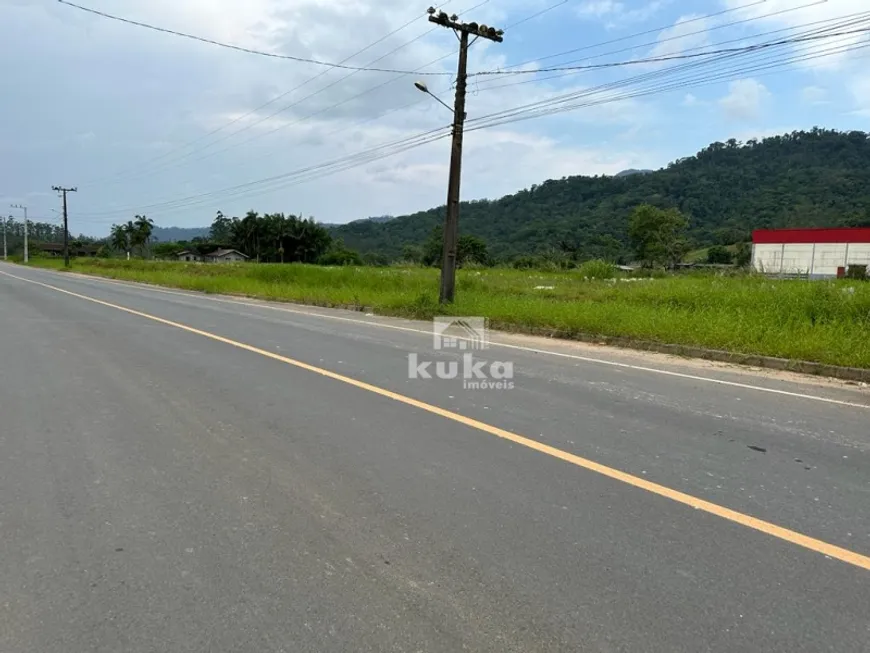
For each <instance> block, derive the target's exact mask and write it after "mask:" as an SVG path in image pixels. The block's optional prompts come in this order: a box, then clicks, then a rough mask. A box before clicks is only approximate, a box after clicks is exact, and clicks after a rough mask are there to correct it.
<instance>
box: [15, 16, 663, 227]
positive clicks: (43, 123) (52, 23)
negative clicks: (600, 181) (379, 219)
mask: <svg viewBox="0 0 870 653" xmlns="http://www.w3.org/2000/svg"><path fill="white" fill-rule="evenodd" d="M109 4H111V3H109ZM118 4H119V7H120V8H117V9H116V8H114V7H109V6H108V4H106V3H105V2H101V3H96V2H95V3H94V6H96V7H98V8H101V9H106V10H108V11H110V12H113V13H118V14H119V15H124V16H126V17H129V18H131V19H134V20H140V21H143V22H148V23H154V24H157V25H161V26H166V27H168V28H173V29H177V30H179V31H185V32H190V33H194V34H198V35H202V36H204V37H208V38H213V39H216V40H219V41H226V42H229V43H233V44H238V45H242V46H249V47H254V48H257V49H261V50H268V51H271V52H276V53H283V54H292V55H294V56H302V57H311V58H317V59H321V60H328V61H340V60H342V59H345V58H346V57H348V55H350V54H352V53H354V52H357V51H359V50H362V49H363V48H364V47H365V46H367V45H369V44H371V43H373V42H375V41H376V40H377V39H379V38H381V37H382V36H383V35H384V34H385V33H386V32H389V31H391V30H392V29H393V28H394V27H395V24H396V23H398V24H401V23H402V22H404V21H405V20H409V19H410V18H411V16H412V15H413V13H415V12H416V9H415V10H414V12H412V11H410V10H409V9H408V6H407V4H406V3H403V2H400V1H399V0H386V1H385V2H381V3H377V4H376V3H374V1H373V0H353V1H351V0H300V1H299V2H294V3H288V2H286V0H248V1H246V2H244V3H239V2H237V0H186V1H185V2H178V1H177V0H148V1H146V0H128V1H127V2H125V3H123V5H122V6H121V3H118ZM471 4H474V3H471ZM495 4H496V3H494V2H493V3H490V5H495ZM498 4H499V5H500V6H499V7H494V6H490V5H484V6H482V7H480V8H478V9H476V10H475V11H474V12H473V14H474V15H473V17H474V19H475V20H478V21H480V22H483V21H486V22H487V23H488V24H502V25H506V24H509V22H510V21H511V20H518V19H522V18H524V17H526V16H528V15H529V14H532V13H534V11H535V9H534V8H531V7H530V6H529V3H528V1H527V0H499V2H498ZM546 4H549V2H548V0H536V7H537V6H538V5H540V6H541V7H543V6H546ZM608 4H609V5H611V8H612V9H613V11H612V12H611V11H610V9H606V8H605V7H603V5H602V6H600V7H599V10H601V11H605V10H606V11H605V13H608V12H610V14H611V15H610V16H609V18H613V19H616V18H619V19H620V20H621V19H632V20H633V19H635V18H636V17H637V16H639V15H640V14H639V13H638V12H639V11H641V9H642V8H640V9H639V8H635V7H639V5H631V4H630V2H629V0H626V1H625V2H610V3H608ZM661 4H662V3H661V2H658V3H652V6H653V7H654V8H656V9H657V8H658V7H660V6H661ZM422 8H425V5H424V6H423V7H422ZM422 8H421V9H420V12H419V13H420V14H421V16H420V19H419V21H418V22H417V23H415V24H413V25H412V26H410V27H408V28H407V29H403V30H401V31H400V32H398V33H397V34H394V35H392V36H390V37H388V38H387V39H386V40H384V41H382V42H380V43H378V44H377V45H375V46H374V47H372V48H371V49H369V50H367V51H366V52H364V53H363V54H361V55H359V56H357V57H354V58H352V59H351V63H354V64H359V65H365V64H367V63H368V62H370V61H372V60H374V59H377V58H378V57H380V56H381V55H384V54H386V53H389V52H390V51H391V50H393V49H396V48H399V47H400V46H403V47H401V49H400V50H398V52H397V53H396V54H392V55H387V56H386V57H385V58H383V59H382V60H381V61H378V62H377V64H375V65H378V66H383V67H389V68H402V69H413V68H417V67H420V66H423V65H425V64H428V63H429V62H431V61H433V60H435V59H438V58H439V57H445V58H444V60H442V61H440V62H438V63H436V64H435V65H433V66H431V67H429V68H427V70H430V71H441V72H445V73H448V74H447V75H445V76H444V77H441V78H438V77H434V78H426V79H427V82H428V83H429V86H430V88H432V90H433V92H436V93H437V92H440V91H447V93H446V94H445V95H444V99H445V101H447V102H448V103H449V102H451V99H450V91H449V87H450V85H451V81H450V80H451V77H452V74H453V72H454V70H455V65H456V63H455V62H456V59H455V50H456V41H455V38H454V37H453V35H452V34H450V33H449V32H447V31H446V30H441V31H438V30H436V31H435V32H433V33H432V34H431V35H427V36H425V38H422V36H423V35H424V34H426V33H427V32H429V30H430V25H429V24H428V23H427V22H426V20H425V18H424V17H423V16H422V14H423V11H422ZM647 10H648V9H647ZM386 15H392V16H394V20H393V21H392V22H391V23H390V25H385V23H384V22H383V20H374V19H370V20H366V19H365V17H369V18H375V17H383V16H386ZM506 15H508V16H509V20H508V21H507V22H505V21H504V18H505V16H506ZM360 17H362V18H363V20H360ZM0 22H2V23H3V24H4V26H7V29H8V32H9V35H8V36H7V38H6V39H4V41H3V42H2V43H0V59H3V58H6V59H8V60H10V61H11V60H16V61H19V60H20V62H21V65H20V66H19V65H16V66H15V67H14V68H13V69H12V70H10V77H9V79H8V80H7V82H8V84H9V85H10V86H11V87H15V88H19V89H21V90H20V93H19V95H18V97H17V99H18V101H17V102H16V103H7V104H5V105H0V113H2V116H0V155H5V156H7V157H8V156H9V155H10V153H13V152H14V153H15V159H16V161H17V162H20V165H18V164H17V165H16V166H15V167H14V170H13V171H12V175H13V177H10V178H9V179H4V184H6V183H8V184H10V185H11V186H10V189H9V192H13V191H14V192H16V193H20V194H22V195H23V194H24V193H26V192H28V191H33V192H37V191H42V189H43V188H45V187H46V184H50V183H53V182H55V181H56V180H61V181H64V182H65V183H69V184H75V185H77V186H79V188H80V192H79V193H78V195H77V196H76V198H75V201H76V202H75V220H76V226H75V227H74V229H75V230H76V231H78V230H79V229H83V230H84V231H86V232H89V233H100V232H103V231H105V229H106V228H107V227H108V225H109V224H110V223H111V222H112V221H117V220H119V219H125V220H126V219H127V218H128V217H129V215H126V214H119V213H115V214H111V215H107V214H106V213H105V212H106V211H110V210H120V209H125V210H126V209H128V208H132V207H137V206H139V207H141V206H144V205H151V204H156V203H159V202H162V201H169V200H178V199H180V198H184V197H185V196H188V195H197V194H200V193H211V192H214V191H220V189H225V188H229V187H232V186H236V185H239V184H245V183H247V182H251V181H253V180H257V179H265V178H270V177H274V176H276V175H280V174H282V173H285V172H287V171H293V170H300V169H303V168H305V167H308V166H312V165H317V164H320V163H322V162H327V161H330V160H333V159H336V158H339V157H343V156H347V155H350V154H354V153H356V152H359V151H361V150H364V149H366V148H371V147H376V146H378V145H381V144H383V143H386V142H391V141H396V140H400V139H403V138H405V137H409V136H412V135H414V134H417V133H421V132H424V131H426V130H429V129H433V128H435V127H438V126H442V125H447V123H449V122H450V116H449V115H448V113H447V111H446V110H445V109H444V108H443V107H441V106H439V105H438V104H437V103H436V102H434V101H433V100H432V98H428V97H426V96H425V95H423V94H421V93H419V92H418V91H417V90H415V89H414V87H413V84H412V82H413V80H414V77H412V76H404V77H400V76H397V75H391V74H381V73H377V74H375V73H367V72H363V73H358V74H354V75H350V73H349V72H348V71H334V70H333V71H328V70H325V69H324V68H320V67H315V66H311V65H307V66H306V65H300V64H297V63H291V62H286V61H276V60H272V59H266V58H260V57H256V56H252V55H245V54H240V53H237V52H231V51H228V50H225V49H219V48H216V47H214V46H211V45H206V44H203V43H197V42H193V41H190V40H186V39H181V38H177V37H173V36H170V35H166V34H158V33H155V32H151V31H146V30H143V29H141V28H135V27H131V26H129V25H124V24H121V23H117V22H114V21H109V20H106V19H102V18H97V17H94V16H90V15H87V14H84V13H82V12H78V11H76V10H75V9H71V8H69V7H64V6H62V5H59V4H58V3H33V2H27V1H24V0H21V1H20V2H17V3H16V4H12V5H10V4H9V3H8V1H7V0H0ZM303 26H304V27H305V29H302V27H303ZM32 33H39V34H41V35H42V36H41V38H40V39H39V41H34V40H33V39H32V38H28V37H27V34H32ZM336 34H339V35H341V37H340V38H335V35H336ZM516 34H517V35H518V36H519V35H520V34H521V32H520V31H519V29H518V30H517V32H516ZM418 37H420V38H418ZM486 45H487V44H486V43H483V42H481V43H479V44H478V45H476V46H475V48H474V50H473V51H472V54H471V57H472V59H471V62H470V65H471V66H472V67H473V69H478V70H480V69H488V68H495V67H496V65H497V64H499V63H504V57H505V56H506V50H505V48H502V47H501V46H495V45H493V46H492V47H481V46H486ZM13 53H14V54H13ZM321 73H322V74H321ZM34 79H38V80H41V83H39V84H35V83H32V80H34ZM564 82H565V80H560V82H557V83H556V84H564ZM493 83H494V84H495V83H501V82H495V81H494V82H493ZM584 83H585V84H588V85H589V86H590V87H591V86H594V85H595V83H594V81H586V80H585V78H584ZM381 84H383V85H382V86H379V85H381ZM485 86H486V84H485V83H484V82H483V81H481V83H480V89H478V88H477V86H476V84H473V85H471V86H470V87H469V98H468V113H469V118H470V119H472V118H475V117H479V116H482V115H485V114H487V113H491V112H494V111H498V110H503V109H506V108H509V107H511V106H514V105H518V104H525V103H528V102H533V101H536V100H541V99H545V98H548V97H552V96H553V95H555V94H558V93H565V92H568V91H570V90H572V89H571V88H570V87H568V88H566V87H565V86H563V85H553V86H549V85H547V84H545V83H540V82H536V83H530V84H527V85H525V86H521V87H511V88H505V89H504V90H484V87H485ZM581 88H582V87H579V86H578V87H577V90H581ZM293 89H295V90H293ZM520 89H521V91H520ZM478 90H480V92H479V93H478V92H477V91H478ZM284 93H286V96H285V97H283V98H281V99H280V100H278V101H276V102H275V103H273V104H271V105H270V106H268V107H265V108H262V109H259V110H255V111H253V115H251V116H246V114H248V113H249V112H252V110H254V109H255V108H256V107H258V106H259V105H262V104H264V103H265V102H267V101H269V100H270V99H272V98H275V97H277V96H279V95H281V94H284ZM309 96H310V97H309ZM354 96H357V97H354ZM57 97H63V98H64V102H63V104H62V105H59V104H58V103H57V101H56V98H57ZM405 105H408V106H407V107H406V108H403V107H404V106H405ZM282 107H286V108H285V110H283V111H281V112H280V113H278V114H277V115H275V116H273V117H269V114H270V113H272V112H274V111H277V110H278V109H280V108H282ZM261 118H265V120H264V121H263V122H262V123H260V124H258V125H254V124H253V123H254V122H255V121H256V120H259V119H261ZM236 119H238V120H237V122H236V123H234V124H233V125H230V126H228V127H227V128H226V129H223V130H222V131H220V132H218V133H215V134H213V135H209V132H211V131H213V130H216V129H219V128H222V127H224V126H225V125H227V123H228V121H230V120H236ZM655 119H656V116H654V115H653V114H652V113H651V110H650V108H649V107H647V106H645V105H643V104H641V103H640V102H638V101H637V100H626V101H622V102H614V103H611V104H606V105H601V106H593V107H586V108H580V109H578V110H576V111H574V112H572V113H570V114H565V115H562V116H559V117H557V118H554V119H546V120H536V121H529V122H522V123H517V124H511V125H504V126H501V127H498V128H496V129H489V130H484V131H479V132H470V133H469V134H468V136H467V140H466V160H465V161H464V166H463V173H464V174H463V197H467V198H472V197H494V196H497V195H499V194H505V193H509V192H513V191H516V190H517V189H519V188H522V187H527V186H529V185H530V184H532V183H540V182H541V181H542V180H543V179H546V178H548V177H552V178H560V177H562V176H565V175H576V174H612V173H614V172H618V171H619V170H622V169H624V168H629V167H651V166H652V164H653V163H654V160H655V159H656V157H654V156H652V155H650V154H649V153H647V152H645V151H644V150H643V149H642V146H641V145H637V144H636V143H637V140H636V139H635V138H634V135H635V134H638V135H640V134H643V135H644V136H648V135H649V131H648V130H645V129H638V125H646V124H650V123H652V122H654V120H655ZM279 128H280V129H279ZM243 129H244V131H241V130H243ZM235 132H238V134H236V135H233V134H234V133H235ZM270 132H271V133H270ZM619 133H623V134H624V135H630V136H631V138H629V137H628V136H626V137H625V138H624V139H623V140H622V141H620V140H619V138H618V137H617V134H619ZM216 139H222V140H220V141H219V142H214V144H213V145H210V143H212V142H213V141H216ZM608 139H609V142H608ZM191 141H193V143H192V144H191V145H190V146H186V144H188V143H190V142H191ZM641 142H642V141H641ZM19 153H20V154H21V155H22V156H20V157H19V156H18V155H19ZM155 157H162V158H159V159H156V160H155ZM651 159H653V160H651ZM448 161H449V140H448V139H445V140H442V141H438V142H435V143H432V144H429V145H425V146H423V147H420V148H417V149H414V150H409V151H407V152H404V153H402V154H399V155H397V156H395V157H391V158H388V159H383V160H379V161H375V162H372V163H370V164H369V165H368V166H361V167H357V168H353V169H349V170H347V171H344V172H341V173H338V174H336V175H334V176H331V177H323V178H322V179H310V180H309V181H307V183H305V184H301V183H296V182H295V181H294V183H293V184H292V185H291V184H290V183H289V182H290V181H291V179H290V178H288V181H287V184H284V182H283V181H282V182H280V183H279V182H275V183H274V184H269V185H264V186H256V187H252V188H251V189H250V191H248V190H245V192H244V193H239V194H238V195H235V194H232V193H226V192H215V195H214V196H213V197H211V198H208V201H202V202H196V203H191V205H190V206H185V207H184V208H181V207H180V205H179V206H177V207H175V208H173V209H172V210H168V209H164V208H160V209H157V208H154V209H152V210H147V211H144V212H146V213H148V215H149V217H152V218H154V219H155V220H156V221H157V223H158V224H163V225H167V224H171V223H177V224H182V225H197V224H203V223H207V222H208V221H210V220H211V217H212V216H213V214H214V210H216V209H218V208H220V209H222V210H223V211H225V212H226V213H229V214H239V213H243V212H244V211H245V210H247V209H249V208H255V209H257V210H260V211H299V210H303V211H304V212H305V214H306V215H308V214H312V215H315V216H316V217H317V218H318V219H322V220H326V221H330V222H332V221H336V222H338V221H347V220H351V219H355V218H359V217H364V216H366V215H382V214H385V213H393V214H398V213H402V212H410V211H414V210H418V209H423V208H427V207H429V206H433V205H437V204H441V203H443V202H444V193H445V186H446V166H447V164H448ZM518 162H521V164H520V163H518ZM125 172H126V173H127V174H126V175H124V176H121V177H118V176H117V175H118V173H125ZM106 177H108V178H109V179H108V180H106V181H100V182H99V183H95V180H98V179H105V178H106ZM307 179H309V178H307ZM34 197H35V198H36V197H37V196H34ZM32 203H34V204H36V203H37V202H36V199H34V201H33V202H32ZM40 203H43V201H41V202H40ZM44 204H45V206H44V207H36V208H35V209H34V210H35V211H38V210H41V211H45V212H47V211H48V208H50V207H54V206H55V205H56V200H55V198H54V196H53V194H48V195H47V196H46V198H45V200H44ZM133 212H141V211H139V210H136V211H132V212H131V213H133ZM87 221H89V222H87Z"/></svg>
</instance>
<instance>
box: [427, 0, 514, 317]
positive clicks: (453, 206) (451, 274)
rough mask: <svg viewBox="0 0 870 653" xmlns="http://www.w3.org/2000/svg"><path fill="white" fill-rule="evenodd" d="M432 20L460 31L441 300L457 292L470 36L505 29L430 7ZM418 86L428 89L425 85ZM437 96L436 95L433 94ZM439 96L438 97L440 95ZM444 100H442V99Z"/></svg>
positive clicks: (496, 37)
mask: <svg viewBox="0 0 870 653" xmlns="http://www.w3.org/2000/svg"><path fill="white" fill-rule="evenodd" d="M428 11H429V22H430V23H435V24H436V25H440V26H441V27H446V28H448V29H452V30H454V31H455V32H456V33H457V34H458V35H459V65H458V70H457V73H456V99H455V100H454V103H453V144H452V147H451V151H450V179H449V182H448V184H447V215H446V216H445V218H444V249H443V258H442V262H441V290H440V294H439V301H440V303H442V304H450V303H453V299H454V297H455V294H456V264H457V258H458V256H457V254H458V246H459V187H460V183H461V177H462V131H463V127H464V125H465V91H466V86H467V82H468V46H469V42H468V37H469V35H473V36H475V37H480V38H484V39H489V40H490V41H495V42H496V43H501V42H502V41H503V39H502V35H503V34H504V31H503V30H500V29H496V28H494V27H488V26H486V25H483V24H478V23H474V22H470V23H460V22H459V17H458V16H457V15H456V14H454V15H452V16H448V15H447V13H446V12H444V11H436V10H435V9H434V8H433V7H429V10H428ZM417 88H419V89H420V90H421V91H424V92H426V93H428V92H429V91H428V89H427V88H426V87H425V85H421V84H417ZM433 97H434V96H433ZM436 99H438V98H436ZM439 101H440V100H439Z"/></svg>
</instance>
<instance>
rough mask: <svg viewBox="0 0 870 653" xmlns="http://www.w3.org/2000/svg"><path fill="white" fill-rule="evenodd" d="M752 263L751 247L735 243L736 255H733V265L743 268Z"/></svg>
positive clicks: (746, 244) (747, 244)
mask: <svg viewBox="0 0 870 653" xmlns="http://www.w3.org/2000/svg"><path fill="white" fill-rule="evenodd" d="M751 262H752V245H750V244H749V243H737V254H735V255H734V265H736V266H738V267H741V268H745V267H747V266H748V265H749V264H750V263H751Z"/></svg>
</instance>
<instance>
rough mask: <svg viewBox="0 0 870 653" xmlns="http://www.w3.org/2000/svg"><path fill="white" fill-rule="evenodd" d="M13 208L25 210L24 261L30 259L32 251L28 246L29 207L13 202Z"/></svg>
mask: <svg viewBox="0 0 870 653" xmlns="http://www.w3.org/2000/svg"><path fill="white" fill-rule="evenodd" d="M10 206H11V207H12V208H13V209H23V210H24V262H25V263H27V261H29V260H30V253H29V250H28V248H27V207H26V206H22V205H21V204H11V205H10Z"/></svg>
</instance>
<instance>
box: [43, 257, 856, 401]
mask: <svg viewBox="0 0 870 653" xmlns="http://www.w3.org/2000/svg"><path fill="white" fill-rule="evenodd" d="M28 269H31V270H33V269H39V270H41V269H42V268H28ZM47 272H52V271H51V270H47ZM72 275H75V276H76V277H78V278H80V279H82V280H88V281H96V282H99V283H106V284H114V285H119V286H125V287H128V288H136V289H141V290H151V291H153V292H157V293H163V294H166V295H178V296H179V297H191V298H195V299H207V300H209V301H213V302H218V303H222V304H237V305H239V306H249V307H253V308H267V309H269V310H273V311H280V312H283V313H293V314H295V315H307V316H309V317H320V318H324V319H328V320H337V321H339V322H350V323H352V324H364V325H367V326H375V327H380V328H382V329H395V330H396V331H407V332H409V333H420V334H423V335H426V336H428V337H431V336H432V332H431V331H424V330H423V329H414V328H411V327H403V326H399V325H396V324H381V323H379V322H372V321H369V320H357V319H354V318H350V317H342V316H340V315H326V314H324V313H316V312H312V311H304V310H298V309H293V308H289V307H285V306H274V305H271V304H266V303H261V302H255V301H242V300H237V299H229V298H225V297H215V296H212V295H208V294H206V293H196V292H181V291H178V290H168V289H166V288H159V287H156V286H152V285H151V284H146V283H137V282H135V281H122V280H118V279H108V278H106V277H98V276H91V275H87V274H79V273H70V274H69V276H72ZM385 317H389V316H385ZM457 339H458V340H468V338H464V337H461V336H459V337H457ZM489 344H490V345H491V346H494V347H504V348H506V349H516V350H519V351H526V352H531V353H534V354H544V355H547V356H555V357H558V358H568V359H571V360H577V361H582V362H584V363H595V364H598V365H606V366H609V367H617V368H621V369H628V370H634V371H637V372H648V373H651V374H662V375H664V376H672V377H676V378H680V379H688V380H690V381H702V382H704V383H715V384H718V385H724V386H728V387H732V388H741V389H744V390H755V391H757V392H767V393H770V394H776V395H781V396H786V397H795V398H798V399H809V400H811V401H821V402H824V403H828V404H835V405H838V406H849V407H851V408H861V409H864V410H870V405H868V404H858V403H855V402H851V401H843V400H841V399H830V398H828V397H819V396H818V395H808V394H803V393H800V392H790V391H788V390H778V389H776V388H765V387H763V386H758V385H751V384H748V383H738V382H737V381H726V380H724V379H713V378H710V377H707V376H696V375H694V374H685V373H683V372H673V371H670V370H661V369H657V368H655V367H644V366H642V365H632V364H630V363H619V362H617V361H609V360H605V359H601V358H591V357H588V356H580V355H577V354H564V353H561V352H557V351H550V350H548V349H537V348H535V347H524V346H522V345H511V344H508V343H504V342H493V341H492V340H490V341H489Z"/></svg>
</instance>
